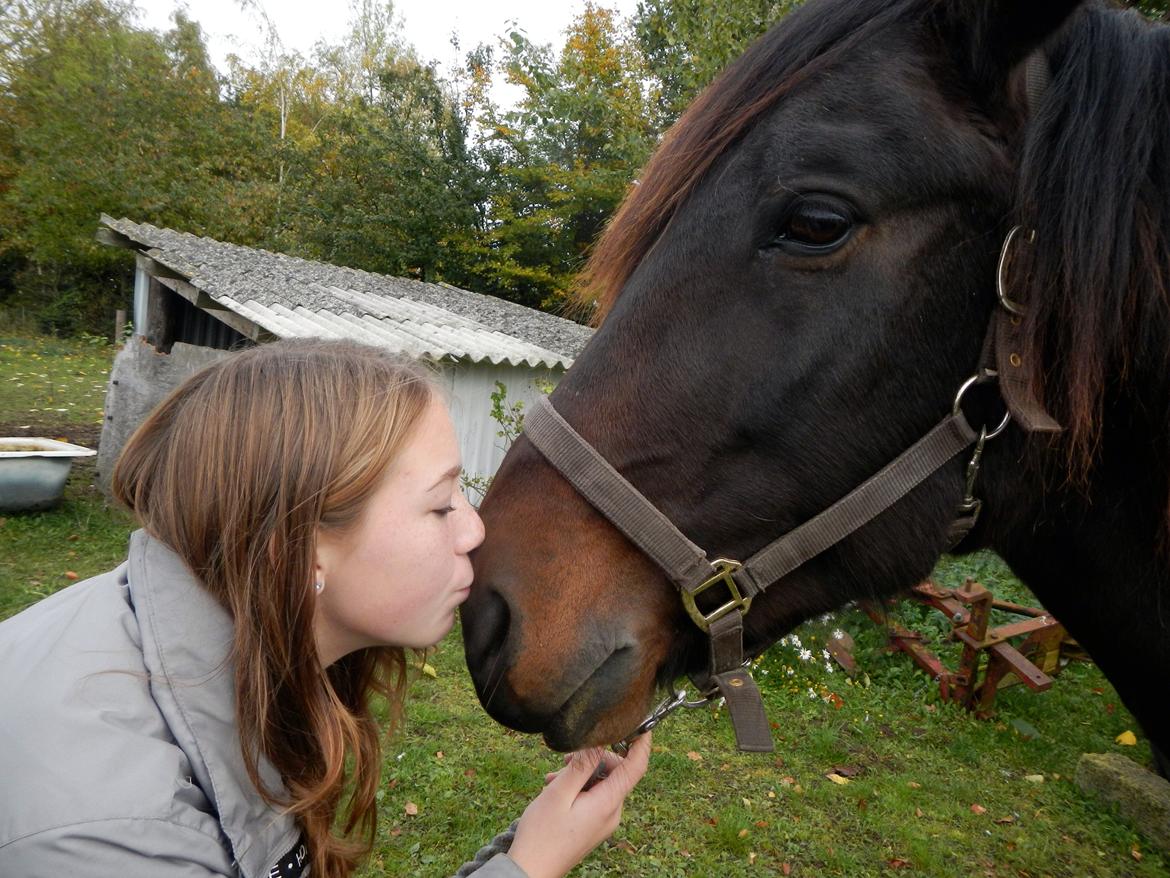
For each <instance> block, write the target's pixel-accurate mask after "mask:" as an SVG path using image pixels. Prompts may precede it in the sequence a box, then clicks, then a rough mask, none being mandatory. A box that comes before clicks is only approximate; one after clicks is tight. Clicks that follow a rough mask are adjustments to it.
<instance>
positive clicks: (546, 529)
mask: <svg viewBox="0 0 1170 878" xmlns="http://www.w3.org/2000/svg"><path fill="white" fill-rule="evenodd" d="M815 5H816V4H813V3H810V4H809V6H808V7H806V8H805V10H803V12H802V14H803V15H804V17H803V18H801V19H800V22H801V26H802V27H808V26H809V23H810V22H813V21H815V19H814V16H815V9H814V7H815ZM879 5H880V4H875V8H876V6H879ZM839 6H840V7H841V8H844V7H846V6H848V4H839ZM922 39H923V37H922V35H921V33H919V32H918V31H917V30H916V28H915V27H907V28H906V29H905V30H902V29H900V28H899V27H895V26H893V25H891V26H889V27H887V28H884V29H881V30H878V31H876V32H875V33H873V34H871V35H870V36H869V38H868V39H867V40H866V41H865V42H864V43H862V44H861V48H860V49H855V50H854V51H852V52H848V53H844V54H842V55H841V56H840V57H836V58H834V59H833V62H832V63H831V64H828V65H826V66H825V67H824V68H823V69H822V70H821V71H820V74H819V75H818V76H815V77H810V78H809V79H807V80H806V81H804V82H802V83H801V84H799V85H796V86H795V87H794V88H793V89H792V90H791V92H790V93H788V94H786V96H785V97H784V99H783V100H782V101H780V102H779V103H778V104H777V105H776V107H775V108H774V109H772V110H770V111H769V112H767V113H766V114H764V115H762V116H761V117H760V118H759V119H758V120H757V121H756V123H755V124H754V126H753V127H751V128H750V129H749V130H747V131H746V132H745V134H744V136H743V137H742V138H741V139H740V140H739V141H738V142H737V143H735V144H734V145H733V146H731V147H730V148H729V149H728V151H727V152H725V153H724V154H723V155H722V157H721V158H720V159H719V160H718V161H717V162H716V163H715V164H714V165H713V166H712V168H711V169H710V171H709V172H708V173H706V174H705V176H704V177H703V179H702V181H701V182H699V183H698V185H697V186H696V187H695V188H694V189H693V191H692V192H691V194H690V196H689V197H688V198H687V200H686V201H685V202H684V204H683V205H682V207H681V208H679V209H678V211H677V212H676V213H675V214H674V215H673V218H672V219H671V222H670V224H669V227H668V228H667V229H666V230H665V231H664V232H663V234H662V235H661V237H660V238H659V240H658V241H657V244H656V245H655V246H654V248H653V249H652V250H651V251H650V252H649V253H648V254H647V255H646V256H645V257H644V258H643V259H642V261H641V263H640V264H639V265H638V266H637V268H636V270H634V271H633V272H632V274H630V276H629V277H628V279H627V282H626V283H625V285H624V287H623V289H622V292H621V295H620V297H619V298H618V299H617V301H616V304H615V305H614V307H613V309H612V310H611V311H610V313H609V315H608V317H607V318H606V320H605V322H604V324H603V325H602V326H601V328H600V329H599V330H598V332H597V334H596V335H595V337H594V339H593V340H592V341H591V342H590V344H589V346H588V347H587V348H586V350H585V351H584V352H583V353H582V355H581V356H580V357H579V358H578V360H577V362H576V363H575V365H574V366H573V369H572V370H570V372H569V374H568V375H567V376H566V377H565V379H564V381H562V383H561V385H560V386H559V387H558V388H557V390H556V392H555V393H554V395H553V401H554V404H555V405H556V407H557V409H558V411H559V412H560V413H561V414H562V415H563V416H564V417H565V419H566V420H567V421H568V422H569V423H570V424H572V425H573V426H574V428H576V430H577V431H578V432H579V433H581V434H582V436H583V437H584V438H585V439H586V440H587V441H588V442H590V444H592V445H593V446H594V447H595V448H596V449H597V450H598V451H599V452H600V453H601V454H602V455H603V456H604V457H605V458H606V459H607V460H608V461H609V462H610V463H611V464H612V465H613V466H614V467H616V468H617V469H618V471H619V472H621V473H622V474H623V475H624V476H625V477H626V478H627V479H628V480H629V481H631V482H632V483H633V484H634V486H635V487H637V488H638V489H639V490H640V491H641V492H642V493H643V494H644V495H646V496H647V497H648V498H649V499H650V500H652V501H653V502H654V503H655V504H656V505H657V506H658V508H659V509H660V510H661V511H662V512H663V513H664V514H666V515H667V517H669V518H670V519H671V520H672V521H673V522H674V523H675V524H676V525H677V526H678V527H679V528H680V529H681V530H682V531H683V532H684V533H685V534H687V536H689V537H690V538H691V539H692V540H693V541H694V542H695V543H697V544H698V545H699V546H701V547H703V548H704V549H705V550H706V551H707V554H708V557H712V558H714V557H720V556H723V557H735V558H740V559H743V558H746V557H747V556H749V555H750V554H752V553H753V552H754V551H756V550H758V549H759V548H760V547H762V546H763V545H765V544H767V543H768V542H770V541H771V540H773V539H775V538H776V537H777V536H779V535H780V534H783V533H786V532H787V531H789V530H791V529H792V528H793V527H795V526H797V525H799V524H800V523H801V522H803V521H805V520H807V519H808V518H810V517H812V516H813V515H815V514H816V513H817V512H819V511H821V510H822V509H824V508H825V507H827V506H829V505H830V504H831V503H833V502H834V501H835V500H837V499H839V498H840V497H841V496H843V495H844V494H846V493H848V492H849V491H850V490H852V489H853V488H855V487H856V486H857V485H858V484H860V483H861V482H862V481H864V480H865V479H866V478H868V477H869V476H870V475H872V474H873V473H874V472H876V471H877V470H878V469H880V468H881V467H882V466H884V465H885V464H886V463H888V462H889V461H890V460H892V459H893V458H894V457H896V456H897V455H898V454H899V453H901V452H902V451H903V450H904V449H905V448H907V447H908V446H909V445H910V444H912V443H913V442H914V441H915V440H916V439H917V438H919V437H920V436H921V435H922V434H923V433H925V432H926V430H928V429H929V428H930V427H931V426H933V425H934V423H935V422H937V420H938V419H939V418H940V417H941V416H942V415H944V414H946V412H947V411H948V410H949V407H950V405H951V401H952V399H953V397H954V393H955V390H956V389H957V387H958V386H959V384H960V383H961V382H962V380H963V379H964V378H965V377H967V376H968V375H969V374H971V372H972V371H973V370H974V365H975V363H976V360H977V357H978V352H979V347H980V343H981V340H982V334H983V330H984V328H985V327H986V324H987V318H988V314H989V312H990V309H991V303H992V301H993V295H994V291H993V284H992V279H993V277H994V260H995V254H996V251H997V249H998V244H999V234H1000V231H999V230H1000V220H1001V217H1002V215H1003V213H1004V211H1005V210H1006V206H1007V203H1008V198H1009V191H1008V190H1009V187H1010V173H1011V164H1010V159H1009V157H1008V155H1007V153H1006V151H1005V148H1004V145H1003V142H1002V141H1000V140H999V139H997V138H996V137H989V136H988V131H987V123H986V120H984V121H983V122H980V123H976V122H974V121H972V120H971V118H970V113H969V110H970V108H969V107H964V108H962V109H961V110H960V109H959V108H954V107H951V108H948V106H947V103H946V99H945V98H944V97H943V92H944V87H942V86H940V85H939V84H938V82H937V81H936V79H935V76H936V75H937V73H938V68H939V66H940V65H942V64H945V63H947V62H946V61H945V59H947V58H948V57H949V55H950V54H951V52H950V50H949V49H948V48H947V47H945V46H931V47H928V48H924V46H923V45H922V42H921V41H922ZM773 42H776V41H773ZM779 42H780V44H781V45H782V44H783V40H780V41H779ZM774 49H775V47H773V50H774ZM928 49H929V50H928ZM953 87H954V83H953V82H952V81H950V80H949V79H948V81H947V85H946V86H945V89H953ZM965 114H966V115H965ZM652 169H653V165H652V166H651V170H652ZM643 182H645V181H643ZM961 467H962V463H961V462H960V461H956V462H955V464H954V466H953V467H952V468H949V469H945V470H943V471H940V472H939V473H938V474H937V475H936V476H935V477H933V478H932V479H930V480H928V481H927V482H926V483H924V484H923V485H922V486H920V487H919V488H918V489H917V490H916V491H915V492H914V493H913V494H912V495H911V497H910V498H908V500H907V501H903V502H901V503H899V504H897V505H896V506H895V507H894V508H892V509H891V510H889V511H887V512H886V513H884V514H883V515H882V516H880V517H879V518H878V519H877V520H875V521H874V522H872V523H871V524H870V525H867V526H866V527H864V528H862V529H861V530H860V531H858V532H857V533H856V534H854V535H853V536H852V537H850V538H848V539H847V540H845V541H844V542H842V543H841V544H839V545H838V546H836V547H834V548H832V549H830V550H828V551H827V552H825V553H823V554H822V555H821V556H819V557H818V558H816V559H814V560H813V561H811V562H809V563H808V564H806V565H805V566H804V567H802V568H800V569H798V570H797V571H795V572H794V573H793V574H791V575H790V576H788V577H786V578H785V579H784V580H783V582H782V583H781V584H780V585H779V586H777V587H775V588H774V589H773V590H770V591H769V592H768V593H766V594H765V595H764V596H762V597H761V598H758V599H757V601H756V603H755V604H754V605H753V607H752V610H751V612H750V613H749V614H748V616H747V617H746V618H745V625H746V637H747V641H748V648H749V649H751V648H753V647H755V648H762V647H763V646H764V645H766V644H768V643H770V642H772V641H773V640H774V639H776V638H777V637H779V636H780V635H782V634H783V633H784V631H786V630H787V629H789V628H791V627H792V626H793V625H795V624H797V623H798V622H799V621H801V620H803V619H805V618H807V617H809V616H810V615H812V614H815V613H820V612H824V611H826V610H828V609H830V608H832V607H835V606H839V605H840V604H841V603H843V602H845V601H847V600H850V599H852V598H853V597H856V596H857V593H858V592H859V591H871V590H872V592H891V591H894V590H896V589H898V588H902V587H905V586H907V585H910V584H912V583H913V582H914V581H915V579H916V578H918V577H921V576H923V575H925V574H926V573H927V572H929V569H930V567H931V565H932V564H933V562H934V560H935V559H936V558H937V556H938V554H939V552H940V551H941V550H942V548H943V547H944V544H945V532H946V528H947V525H948V524H949V522H950V519H951V515H952V513H953V511H954V509H955V504H956V503H957V502H958V499H959V497H960V496H961V490H962V474H961ZM481 513H482V515H483V518H484V523H485V525H486V528H487V540H486V542H485V543H484V544H483V546H482V547H481V548H480V549H479V550H478V551H477V553H476V555H475V558H474V563H475V568H476V585H475V587H474V588H473V590H472V596H471V599H470V600H469V602H468V604H467V605H466V607H465V610H464V613H463V626H464V639H465V645H466V650H467V659H468V666H469V668H470V670H471V672H472V675H473V678H474V680H475V684H476V689H477V692H478V694H479V697H480V700H481V701H482V702H483V704H484V706H485V707H486V708H487V710H488V711H489V712H490V713H491V714H492V715H493V716H494V717H495V718H497V719H498V720H500V721H501V722H503V723H505V724H507V725H510V726H513V727H515V728H517V729H521V730H525V731H534V732H536V731H539V732H542V733H543V734H544V736H545V738H546V740H547V741H548V743H549V744H550V745H551V746H553V747H557V748H560V749H571V748H575V747H579V746H582V745H586V744H601V743H610V742H613V741H615V740H618V739H620V738H621V737H623V736H624V735H626V734H627V733H629V732H630V731H631V730H632V729H633V728H634V727H635V726H636V725H637V724H638V722H639V721H640V720H641V719H642V717H643V716H644V714H645V711H646V709H647V706H648V705H649V703H650V702H651V701H652V699H653V696H654V691H655V688H656V686H657V685H660V684H663V683H666V682H669V680H670V679H672V678H673V677H674V676H675V675H676V674H679V673H682V672H684V671H687V670H694V669H696V668H697V667H699V666H700V665H702V664H703V662H704V661H705V649H706V647H705V644H704V640H703V639H702V637H701V634H700V632H699V631H698V629H697V628H696V627H695V626H694V625H693V623H692V622H691V621H690V620H689V619H688V617H687V616H686V614H685V613H684V611H683V609H682V605H681V603H680V601H679V599H678V597H677V594H676V592H675V591H674V589H673V587H672V586H671V585H670V584H669V583H668V581H667V580H666V579H665V577H664V576H663V575H662V573H661V572H660V571H659V570H658V569H657V568H656V567H654V565H653V564H652V563H651V562H650V561H649V560H648V559H647V558H646V557H645V556H643V555H642V554H641V553H640V552H639V551H638V550H637V549H636V548H635V547H634V546H633V545H632V544H631V543H629V542H628V541H627V540H626V539H625V538H624V537H623V536H622V535H621V534H620V533H619V532H618V531H617V530H615V528H614V527H613V526H611V525H610V524H609V523H608V522H607V521H605V520H604V519H603V518H602V517H601V516H600V515H599V514H598V513H597V512H595V511H594V510H593V509H592V507H590V506H589V505H588V503H586V502H585V501H584V500H583V499H582V498H581V497H580V496H579V495H578V494H577V493H576V492H575V491H574V490H573V488H572V487H570V486H569V485H568V484H567V483H566V482H565V481H564V480H563V479H562V478H561V477H560V476H559V474H557V473H556V472H555V470H553V469H552V468H551V467H550V466H549V465H548V464H547V463H546V462H545V461H544V460H543V458H542V457H541V456H540V454H539V452H537V451H536V450H535V449H534V448H533V447H532V446H531V445H530V444H529V443H528V442H527V441H526V440H525V439H523V438H521V439H520V440H519V441H518V442H517V443H516V445H515V446H514V447H513V449H512V450H511V452H510V453H509V455H508V457H507V459H506V460H505V462H504V465H503V466H502V467H501V469H500V472H499V473H498V474H497V476H496V479H495V483H494V484H493V486H492V489H491V491H490V492H489V494H488V496H487V498H486V499H485V501H484V504H483V507H482V509H481ZM892 534H913V535H914V538H913V539H911V540H900V541H897V544H898V551H897V552H893V553H891V552H890V551H889V546H890V544H891V542H894V540H893V539H892Z"/></svg>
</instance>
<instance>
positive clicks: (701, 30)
mask: <svg viewBox="0 0 1170 878" xmlns="http://www.w3.org/2000/svg"><path fill="white" fill-rule="evenodd" d="M800 2H801V0H639V3H638V10H637V12H636V13H635V14H634V17H633V27H634V32H635V34H636V35H637V40H638V45H639V47H640V48H641V50H642V52H643V54H644V55H645V57H646V63H647V66H648V67H649V69H650V71H651V73H652V74H653V76H654V77H655V79H656V80H657V81H658V82H659V83H660V96H661V97H660V101H659V106H658V110H659V113H660V114H661V118H662V120H663V122H664V123H665V124H667V125H669V124H670V123H671V122H673V121H674V120H675V119H677V118H678V117H679V115H681V113H682V111H683V110H684V109H686V107H687V105H688V104H689V103H690V102H691V101H692V100H693V99H694V97H695V96H696V95H697V94H698V93H699V92H700V91H701V90H702V89H703V88H704V87H705V86H706V85H707V84H708V83H709V82H711V80H713V79H714V78H715V77H716V76H717V75H718V74H719V73H720V72H721V71H722V70H723V68H724V67H726V66H727V65H728V64H729V63H730V62H731V61H733V60H734V59H735V58H737V57H739V55H741V54H742V53H743V51H744V49H746V48H747V47H748V45H749V44H750V43H752V42H753V41H754V40H755V39H756V38H757V37H759V36H760V35H761V34H763V33H764V32H765V31H767V30H768V29H769V28H770V27H771V26H772V25H773V24H775V23H776V22H777V21H779V20H780V19H781V18H782V17H784V16H785V15H786V14H788V13H789V12H791V11H792V10H793V9H794V8H796V7H797V6H798V5H800Z"/></svg>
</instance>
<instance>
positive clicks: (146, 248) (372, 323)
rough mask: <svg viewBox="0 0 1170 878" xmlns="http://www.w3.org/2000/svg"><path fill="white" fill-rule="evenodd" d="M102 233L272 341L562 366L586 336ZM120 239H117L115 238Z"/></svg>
mask: <svg viewBox="0 0 1170 878" xmlns="http://www.w3.org/2000/svg"><path fill="white" fill-rule="evenodd" d="M101 222H102V225H103V226H105V227H106V228H108V229H111V230H112V231H114V232H117V233H118V234H120V235H122V236H124V238H126V239H128V240H129V242H130V243H131V245H132V246H133V247H134V248H135V249H137V250H139V252H141V253H143V254H144V255H146V256H149V257H150V258H151V259H153V260H155V261H156V262H158V263H159V264H161V265H163V266H166V267H167V268H168V269H171V270H172V271H174V272H176V273H178V274H180V275H181V276H182V277H184V278H186V279H187V280H188V282H189V283H190V284H191V285H192V286H194V287H196V288H197V289H199V290H201V291H202V292H204V293H206V294H207V295H208V296H209V297H211V298H212V299H213V300H214V301H215V302H216V303H218V304H219V305H222V306H223V307H224V308H227V309H230V310H231V311H234V312H235V313H236V314H239V315H240V316H241V317H244V318H246V319H248V320H250V321H252V322H253V323H254V324H256V325H257V326H260V327H261V328H262V329H264V330H266V331H267V332H270V333H272V334H273V335H275V336H278V337H280V338H290V337H304V336H319V337H327V338H330V337H331V338H354V339H359V340H364V341H367V342H370V343H371V344H378V345H384V346H385V347H388V348H391V349H392V350H394V351H398V352H401V353H405V354H409V355H412V356H416V357H425V358H428V359H432V360H441V359H444V358H450V359H455V360H463V361H469V362H473V363H480V362H485V361H486V362H490V363H493V364H500V363H508V364H511V365H520V364H522V363H524V364H527V365H529V366H534V367H539V366H545V367H557V366H559V367H562V368H568V367H569V366H570V365H572V362H573V358H574V357H575V356H576V355H577V354H578V353H579V352H580V351H581V348H583V347H584V346H585V343H586V342H587V341H588V340H589V337H590V335H591V334H592V330H590V329H588V328H587V327H584V326H581V325H580V324H577V323H574V322H573V321H571V320H565V319H563V318H561V317H556V316H554V315H552V314H545V313H544V312H541V311H535V310H533V309H531V308H525V307H524V306H522V305H517V304H515V303H514V302H506V301H504V300H503V299H497V298H495V297H493V296H485V295H482V294H480V293H473V292H470V291H468V290H461V289H459V288H457V287H452V286H450V285H448V284H430V283H423V282H422V281H416V280H411V279H409V278H398V277H388V276H386V275H379V274H372V273H370V272H367V271H359V270H357V269H353V268H342V267H340V266H336V265H328V264H326V263H323V262H313V261H311V260H307V259H298V258H296V257H293V256H286V255H284V254H281V253H272V252H269V251H267V250H257V249H254V248H251V247H241V246H238V245H235V244H227V243H224V242H222V241H216V240H213V239H211V238H201V237H196V236H195V235H190V234H186V233H184V232H176V231H174V230H173V229H161V228H158V227H157V226H152V225H149V224H146V223H135V222H132V221H131V220H128V219H120V220H116V219H113V218H111V217H108V216H104V215H103V216H102V218H101ZM119 240H121V239H119Z"/></svg>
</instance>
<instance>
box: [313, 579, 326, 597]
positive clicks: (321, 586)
mask: <svg viewBox="0 0 1170 878" xmlns="http://www.w3.org/2000/svg"><path fill="white" fill-rule="evenodd" d="M313 590H314V591H316V592H317V594H320V593H321V592H323V591H325V582H324V580H322V581H321V582H314V583H313Z"/></svg>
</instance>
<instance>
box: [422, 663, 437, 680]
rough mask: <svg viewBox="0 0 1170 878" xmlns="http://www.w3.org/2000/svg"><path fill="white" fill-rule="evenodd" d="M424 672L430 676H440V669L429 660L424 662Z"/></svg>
mask: <svg viewBox="0 0 1170 878" xmlns="http://www.w3.org/2000/svg"><path fill="white" fill-rule="evenodd" d="M422 672H423V673H424V674H426V675H427V676H428V677H435V678H437V677H438V676H439V673H438V671H436V670H435V668H434V666H433V665H431V664H430V663H429V662H423V666H422Z"/></svg>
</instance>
